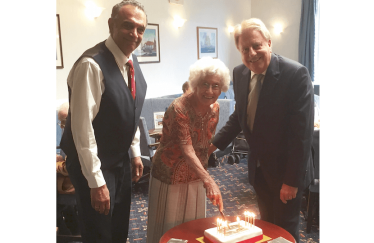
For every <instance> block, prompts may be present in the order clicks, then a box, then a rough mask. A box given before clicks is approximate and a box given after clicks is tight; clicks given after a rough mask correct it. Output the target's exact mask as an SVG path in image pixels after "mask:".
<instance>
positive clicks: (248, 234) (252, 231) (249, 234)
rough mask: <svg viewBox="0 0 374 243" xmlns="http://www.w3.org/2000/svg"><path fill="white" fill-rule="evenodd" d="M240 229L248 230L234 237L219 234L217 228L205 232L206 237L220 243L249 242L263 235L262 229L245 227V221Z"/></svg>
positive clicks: (241, 222)
mask: <svg viewBox="0 0 374 243" xmlns="http://www.w3.org/2000/svg"><path fill="white" fill-rule="evenodd" d="M229 225H230V227H231V226H234V227H235V228H236V226H237V225H238V223H237V222H235V223H231V224H229ZM240 227H241V228H246V230H242V231H240V232H238V233H235V234H232V235H226V236H224V235H223V234H222V233H218V232H217V227H214V228H210V229H207V230H205V231H204V237H206V238H208V239H209V240H210V241H213V242H219V243H235V242H238V241H243V240H247V239H250V238H253V237H256V236H259V235H262V229H260V228H259V227H257V226H252V225H250V226H244V221H243V220H241V221H240Z"/></svg>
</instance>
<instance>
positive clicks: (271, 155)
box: [213, 54, 314, 191]
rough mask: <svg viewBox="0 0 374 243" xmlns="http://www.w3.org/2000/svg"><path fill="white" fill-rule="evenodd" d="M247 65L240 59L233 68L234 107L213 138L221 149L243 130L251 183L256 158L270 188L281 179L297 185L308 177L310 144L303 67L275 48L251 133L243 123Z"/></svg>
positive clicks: (308, 85) (309, 95) (309, 99)
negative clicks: (275, 51) (279, 53)
mask: <svg viewBox="0 0 374 243" xmlns="http://www.w3.org/2000/svg"><path fill="white" fill-rule="evenodd" d="M250 80H251V71H250V70H249V69H248V68H247V67H246V66H245V65H244V64H241V65H239V66H237V67H235V68H234V71H233V87H234V92H235V100H236V105H235V111H234V113H233V114H232V115H231V116H230V118H229V120H228V122H227V123H226V125H225V126H224V127H223V128H222V129H221V130H220V131H219V133H218V134H217V135H216V136H215V139H214V140H213V144H214V145H215V146H216V147H218V148H219V149H221V150H223V149H225V148H226V147H227V146H228V145H229V143H230V142H231V141H232V140H233V139H234V138H235V137H236V136H237V135H238V133H239V132H240V131H241V130H243V133H244V136H245V138H246V140H247V142H248V145H249V151H248V176H249V182H250V183H251V184H252V185H254V180H255V170H256V166H257V161H260V165H261V168H262V172H263V174H264V177H265V179H266V181H267V182H268V184H269V186H270V187H271V188H272V189H273V190H277V191H278V190H280V188H281V186H282V184H283V183H285V184H287V185H289V186H293V187H298V188H299V191H301V190H303V189H304V188H305V187H306V186H307V185H309V184H310V182H311V180H312V179H313V161H312V156H311V146H312V139H313V129H314V127H313V125H314V124H313V122H314V103H313V102H314V97H313V95H314V91H313V85H312V82H311V78H310V76H309V72H308V70H307V68H306V67H304V66H303V65H301V64H300V63H298V62H295V61H292V60H290V59H287V58H284V57H282V56H280V55H277V54H272V55H271V61H270V64H269V67H268V69H267V71H266V75H265V77H264V81H263V85H262V89H261V93H260V96H259V100H258V105H257V110H256V115H255V120H254V124H253V133H251V132H250V131H249V128H248V126H247V114H246V113H247V105H248V94H249V83H250Z"/></svg>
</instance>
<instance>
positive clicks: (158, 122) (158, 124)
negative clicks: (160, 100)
mask: <svg viewBox="0 0 374 243" xmlns="http://www.w3.org/2000/svg"><path fill="white" fill-rule="evenodd" d="M164 115H165V112H164V111H160V112H153V121H154V123H155V131H161V130H162V119H163V118H164Z"/></svg>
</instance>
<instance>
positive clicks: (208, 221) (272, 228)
mask: <svg viewBox="0 0 374 243" xmlns="http://www.w3.org/2000/svg"><path fill="white" fill-rule="evenodd" d="M226 219H227V220H228V221H229V222H235V221H236V217H234V216H226ZM216 221H217V217H213V218H204V219H196V220H192V221H189V222H186V223H183V224H180V225H177V226H175V227H174V228H172V229H170V230H168V231H167V232H166V233H165V234H164V235H163V236H162V237H161V239H160V241H159V242H160V243H167V242H168V241H169V240H170V239H171V238H176V239H183V240H188V243H191V242H199V241H197V240H196V238H200V237H202V236H204V230H206V229H209V228H213V227H215V223H216ZM255 225H256V226H257V227H259V228H261V229H262V232H263V234H264V235H266V236H268V237H270V238H271V239H275V238H278V237H280V236H281V237H283V238H285V239H286V240H289V241H291V242H294V243H295V239H294V238H293V236H292V235H291V234H290V233H288V232H287V231H286V230H285V229H283V228H281V227H279V226H277V225H275V224H272V223H269V222H266V221H262V220H260V219H256V221H255ZM266 242H267V241H266Z"/></svg>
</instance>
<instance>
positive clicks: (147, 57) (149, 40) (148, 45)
mask: <svg viewBox="0 0 374 243" xmlns="http://www.w3.org/2000/svg"><path fill="white" fill-rule="evenodd" d="M133 54H134V55H136V57H137V58H138V61H139V63H155V62H160V32H159V29H158V24H149V23H148V26H147V28H146V29H145V32H144V35H143V40H142V43H140V45H139V46H138V48H136V49H135V50H134V52H133Z"/></svg>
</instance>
